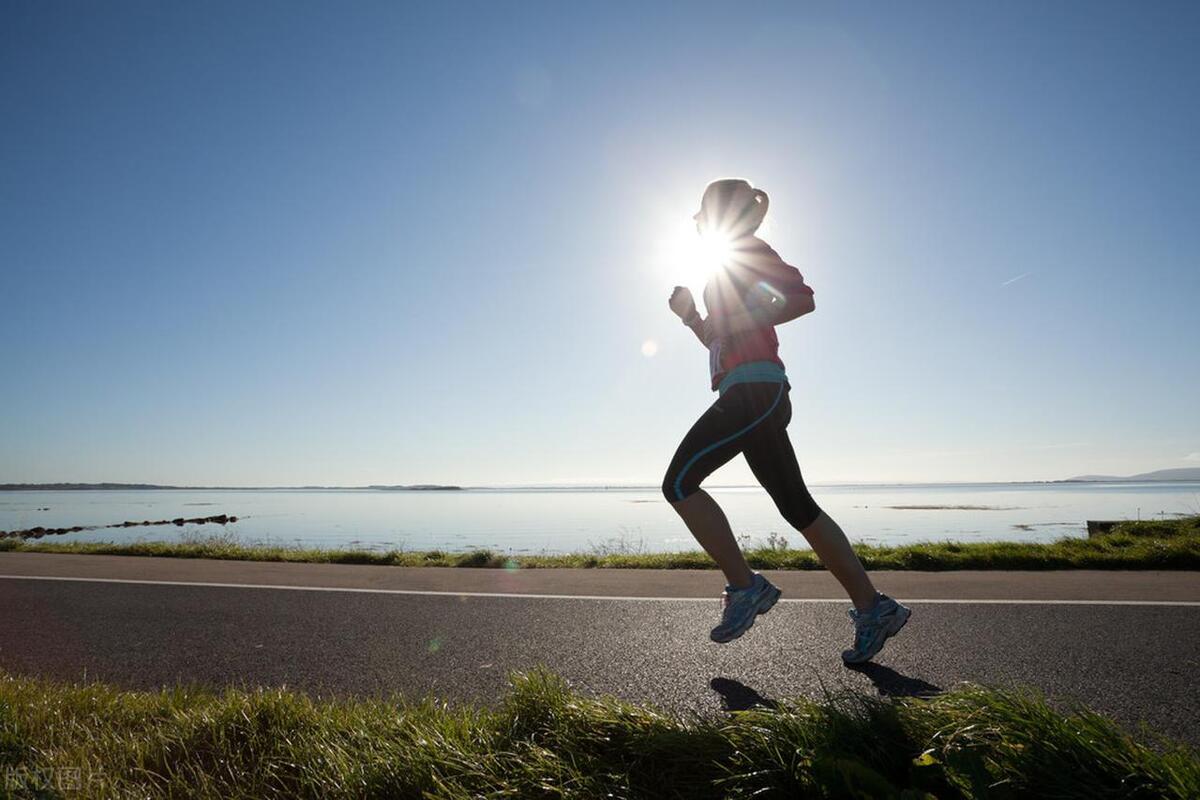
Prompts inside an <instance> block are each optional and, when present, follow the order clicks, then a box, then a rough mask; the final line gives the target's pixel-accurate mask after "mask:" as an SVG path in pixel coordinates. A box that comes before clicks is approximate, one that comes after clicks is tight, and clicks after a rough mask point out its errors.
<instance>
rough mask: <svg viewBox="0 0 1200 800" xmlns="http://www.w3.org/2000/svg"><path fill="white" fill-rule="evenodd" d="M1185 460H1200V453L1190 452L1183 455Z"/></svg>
mask: <svg viewBox="0 0 1200 800" xmlns="http://www.w3.org/2000/svg"><path fill="white" fill-rule="evenodd" d="M1183 460H1184V461H1200V453H1188V454H1187V455H1186V456H1184V457H1183Z"/></svg>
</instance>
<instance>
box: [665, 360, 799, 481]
mask: <svg viewBox="0 0 1200 800" xmlns="http://www.w3.org/2000/svg"><path fill="white" fill-rule="evenodd" d="M786 388H787V384H786V383H781V384H779V394H777V395H775V402H774V403H771V407H770V408H768V409H767V411H766V413H765V414H763V415H762V416H761V417H759V418H758V419H756V420H754V422H751V423H750V424H749V425H747V426H746V427H744V428H742V429H741V430H740V431H738V432H737V433H735V434H733V435H732V436H726V437H725V438H724V439H722V440H721V441H719V442H715V443H713V444H710V445H709V446H708V447H706V448H704V449H703V450H701V451H700V452H699V453H696V455H694V456H692V457H691V458H689V459H688V462H687V463H686V464H684V465H683V469H681V470H679V477H677V478H676V479H675V496H676V497H678V498H679V499H680V500H682V499H684V498H683V476H684V475H686V474H687V471H688V470H689V469H691V468H692V465H693V464H695V463H696V462H697V461H699V460H700V459H701V458H703V457H704V456H705V455H707V454H708V453H711V452H712V451H713V450H716V449H717V448H718V447H720V446H721V445H723V444H728V443H729V442H732V441H733V440H734V439H736V438H738V437H739V436H741V435H742V434H744V433H747V432H748V431H750V429H752V428H753V427H754V426H755V425H757V424H758V423H760V422H762V421H763V420H764V419H766V418H767V417H769V416H771V412H772V411H774V410H775V406H777V405H779V400H780V399H781V398H782V397H783V390H784V389H786Z"/></svg>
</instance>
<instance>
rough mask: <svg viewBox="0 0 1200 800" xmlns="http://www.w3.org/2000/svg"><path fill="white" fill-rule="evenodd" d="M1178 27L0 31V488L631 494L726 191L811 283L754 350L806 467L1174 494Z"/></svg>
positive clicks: (667, 436)
mask: <svg viewBox="0 0 1200 800" xmlns="http://www.w3.org/2000/svg"><path fill="white" fill-rule="evenodd" d="M1198 37H1200V6H1197V5H1196V4H1192V3H1178V4H1176V3H1166V2H1163V3H1152V4H1134V3H1099V2H1097V3H1093V2H1088V3H1033V4H1028V5H1021V4H1016V3H1005V4H986V5H985V4H967V3H948V4H931V3H916V4H903V6H895V5H893V6H880V5H878V4H872V5H866V4H856V3H845V4H843V3H838V4H832V3H827V4H795V3H783V4H779V5H771V4H731V3H719V4H712V5H704V4H700V3H681V4H667V3H663V4H642V3H630V4H617V3H597V4H594V5H593V4H585V3H549V4H545V5H538V4H533V3H511V4H485V3H474V4H455V3H436V4H428V7H419V6H418V5H417V4H400V3H379V4H371V3H320V4H318V3H270V2H262V3H249V4H247V3H228V4H222V3H205V4H183V3H150V2H145V3H125V2H117V3H109V4H78V3H52V2H4V3H3V4H0V103H2V107H3V109H4V124H3V125H0V152H3V154H4V156H3V158H0V288H2V294H0V296H2V297H3V306H2V308H3V313H2V314H0V336H2V340H3V342H4V345H5V346H4V348H3V351H2V355H0V375H2V376H3V380H2V383H0V386H2V391H0V481H56V480H65V481H101V480H114V481H153V482H164V483H206V484H223V485H262V484H296V483H322V484H362V483H412V482H451V483H463V484H471V485H480V484H525V483H546V482H548V483H651V484H653V483H656V482H657V481H659V480H660V477H661V473H662V470H663V469H664V468H665V465H666V464H667V462H668V461H669V459H670V456H671V454H672V452H673V451H674V448H675V446H676V444H677V442H678V440H679V439H680V438H681V437H682V435H683V433H684V432H685V431H686V430H687V428H688V427H689V425H690V424H691V422H692V421H693V419H694V418H695V417H696V416H697V415H699V414H700V413H701V412H702V411H703V409H704V408H705V407H706V405H707V404H708V403H709V402H711V400H712V395H710V393H709V392H708V389H707V372H706V359H705V353H704V352H703V350H702V349H701V348H700V347H699V346H698V344H697V343H696V342H695V340H694V339H692V338H691V336H690V334H689V333H688V332H687V331H686V330H684V329H683V328H682V326H680V325H679V323H678V321H676V320H675V318H674V317H673V316H671V314H670V312H669V311H668V310H667V308H666V298H667V295H668V294H669V290H670V287H671V286H672V285H673V282H674V278H675V275H676V272H677V267H678V264H676V263H675V262H674V261H673V259H672V256H671V252H670V245H669V241H671V237H672V235H673V233H674V232H676V231H678V230H679V228H680V226H681V224H682V225H686V223H687V217H688V216H690V214H691V213H692V212H693V211H694V206H695V205H696V203H697V200H698V198H699V194H700V192H701V190H702V189H703V187H704V185H705V183H706V182H707V181H708V180H709V179H712V178H715V177H723V176H729V175H738V176H744V177H746V178H748V179H750V180H751V181H753V182H754V183H755V184H756V185H759V186H761V187H763V188H765V189H766V190H767V191H768V192H769V193H770V195H771V201H772V202H771V213H770V215H769V217H768V221H767V225H766V226H765V227H764V234H763V235H764V237H765V238H767V239H768V241H770V242H771V243H772V244H773V245H774V246H775V247H776V248H777V249H778V250H779V251H780V253H781V254H782V255H783V256H784V258H785V259H787V260H788V261H789V262H791V263H793V264H795V265H796V266H798V267H799V268H800V269H801V270H802V271H803V272H804V274H805V277H806V278H807V280H808V281H809V283H810V284H811V285H812V286H813V287H814V289H815V291H816V299H817V311H816V312H815V313H814V314H813V315H811V316H809V317H806V318H803V319H801V320H799V321H797V322H794V323H790V324H788V325H787V326H785V327H783V328H781V329H780V338H781V341H782V353H781V354H782V356H783V358H784V360H785V362H787V365H788V373H789V375H790V377H791V381H792V385H793V392H792V400H793V406H794V408H795V414H794V421H793V423H792V426H791V435H792V438H793V441H794V442H795V444H796V449H797V451H798V453H799V454H800V458H801V463H802V466H803V468H804V471H805V475H806V477H807V478H808V479H809V481H810V482H830V481H874V480H882V481H928V480H1023V479H1047V478H1060V477H1066V476H1069V475H1073V474H1078V473H1084V472H1107V473H1130V472H1137V471H1142V470H1149V469H1157V468H1165V467H1182V466H1189V465H1190V466H1200V414H1197V411H1196V409H1198V408H1200V347H1198V346H1197V345H1198V344H1200V335H1198V334H1200V330H1198V326H1197V322H1196V307H1197V299H1198V298H1200V233H1198V225H1197V222H1198V220H1200V103H1197V98H1198V97H1200V51H1198V50H1197V48H1196V47H1195V43H1196V41H1197V39H1198ZM672 265H673V266H672ZM695 277H696V275H695V273H690V274H689V275H688V276H687V278H688V280H689V282H691V283H692V285H693V286H696V287H697V288H698V284H697V283H696V282H695ZM647 342H653V344H652V345H647ZM647 352H653V355H650V356H648V355H645V353H647ZM749 480H750V476H749V473H748V471H747V470H746V469H745V467H744V466H743V465H742V464H741V462H740V460H739V461H738V462H735V463H734V464H733V465H731V466H730V467H728V468H726V469H725V470H723V471H721V472H719V473H718V474H717V475H716V476H714V478H713V481H714V482H727V483H742V482H749Z"/></svg>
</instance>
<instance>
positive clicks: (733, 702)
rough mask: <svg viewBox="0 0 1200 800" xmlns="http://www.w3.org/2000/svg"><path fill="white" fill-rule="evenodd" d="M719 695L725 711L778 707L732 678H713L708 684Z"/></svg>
mask: <svg viewBox="0 0 1200 800" xmlns="http://www.w3.org/2000/svg"><path fill="white" fill-rule="evenodd" d="M708 685H709V686H711V687H712V690H713V691H714V692H716V693H717V694H719V695H721V702H722V704H723V706H724V709H725V710H726V711H748V710H749V709H751V708H778V707H779V704H778V703H776V702H775V701H774V700H771V699H769V698H766V697H763V696H762V695H761V694H759V693H758V692H756V691H754V690H753V689H751V688H750V687H749V686H747V685H746V684H744V683H742V682H740V681H735V680H733V679H732V678H713V679H712V681H711V682H710V683H709V684H708Z"/></svg>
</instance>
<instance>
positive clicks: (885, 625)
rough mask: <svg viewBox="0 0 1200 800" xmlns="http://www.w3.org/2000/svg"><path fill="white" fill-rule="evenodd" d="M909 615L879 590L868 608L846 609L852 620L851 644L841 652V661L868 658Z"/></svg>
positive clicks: (881, 647) (909, 613) (856, 662)
mask: <svg viewBox="0 0 1200 800" xmlns="http://www.w3.org/2000/svg"><path fill="white" fill-rule="evenodd" d="M911 615H912V610H911V609H909V608H908V607H906V606H902V605H900V604H899V603H897V602H896V601H895V600H893V599H892V598H890V597H888V596H887V595H886V594H883V593H880V595H879V599H878V600H877V601H876V602H875V607H874V608H872V609H871V610H870V611H864V612H861V613H860V612H859V611H858V610H857V609H853V608H852V609H850V619H852V620H854V647H852V648H851V649H849V650H843V651H842V661H845V662H846V663H847V664H861V663H863V662H864V661H870V660H871V659H872V658H874V657H875V655H876V654H877V653H878V652H879V651H880V650H882V649H883V645H884V643H885V642H887V640H888V639H889V638H891V637H892V636H895V635H896V634H897V633H899V632H900V629H901V628H903V627H904V623H906V622H908V618H909V616H911Z"/></svg>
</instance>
